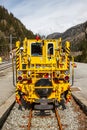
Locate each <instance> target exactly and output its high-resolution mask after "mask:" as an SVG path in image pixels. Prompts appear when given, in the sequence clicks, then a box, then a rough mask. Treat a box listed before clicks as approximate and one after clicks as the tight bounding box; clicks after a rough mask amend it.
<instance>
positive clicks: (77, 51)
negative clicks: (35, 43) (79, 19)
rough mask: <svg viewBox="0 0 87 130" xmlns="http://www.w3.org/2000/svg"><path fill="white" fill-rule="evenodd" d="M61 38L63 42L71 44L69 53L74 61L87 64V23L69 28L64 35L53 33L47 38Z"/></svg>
mask: <svg viewBox="0 0 87 130" xmlns="http://www.w3.org/2000/svg"><path fill="white" fill-rule="evenodd" d="M59 37H61V38H62V40H63V43H64V41H66V40H68V41H70V42H71V51H72V53H71V54H73V55H74V56H75V61H78V62H86V63H87V21H86V22H85V23H82V24H79V25H77V26H74V27H71V28H69V29H68V30H66V31H65V32H64V33H59V32H58V33H53V34H50V35H48V36H47V38H48V39H50V38H52V39H56V38H59Z"/></svg>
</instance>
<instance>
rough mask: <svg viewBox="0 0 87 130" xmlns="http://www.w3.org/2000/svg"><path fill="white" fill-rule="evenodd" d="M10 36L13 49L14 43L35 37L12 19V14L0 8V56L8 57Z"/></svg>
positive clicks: (17, 21) (16, 20)
mask: <svg viewBox="0 0 87 130" xmlns="http://www.w3.org/2000/svg"><path fill="white" fill-rule="evenodd" d="M10 34H12V36H13V37H16V38H14V39H12V43H13V47H14V44H15V41H17V40H21V41H22V40H23V39H24V38H25V37H27V38H30V39H31V38H34V37H35V35H34V34H33V32H32V31H30V30H28V29H26V27H25V26H24V25H23V24H22V23H21V21H20V20H18V19H17V18H15V17H14V15H13V14H12V13H8V11H7V10H6V9H5V8H4V7H2V6H0V56H3V55H4V56H7V55H9V54H8V52H9V49H10V48H9V36H10Z"/></svg>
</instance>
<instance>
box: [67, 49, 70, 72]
mask: <svg viewBox="0 0 87 130" xmlns="http://www.w3.org/2000/svg"><path fill="white" fill-rule="evenodd" d="M69 55H70V47H68V48H67V47H66V56H67V68H68V69H69V66H70V58H69Z"/></svg>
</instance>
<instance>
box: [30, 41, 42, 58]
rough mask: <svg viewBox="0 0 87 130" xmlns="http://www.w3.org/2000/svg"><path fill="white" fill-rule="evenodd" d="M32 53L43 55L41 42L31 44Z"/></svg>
mask: <svg viewBox="0 0 87 130" xmlns="http://www.w3.org/2000/svg"><path fill="white" fill-rule="evenodd" d="M31 55H32V56H41V55H42V47H41V44H40V43H32V44H31Z"/></svg>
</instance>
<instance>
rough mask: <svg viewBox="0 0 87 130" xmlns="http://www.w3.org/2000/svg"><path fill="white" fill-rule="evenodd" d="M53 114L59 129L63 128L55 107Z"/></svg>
mask: <svg viewBox="0 0 87 130" xmlns="http://www.w3.org/2000/svg"><path fill="white" fill-rule="evenodd" d="M55 116H56V118H57V121H58V126H59V130H63V129H62V124H61V121H60V116H59V113H58V110H57V109H56V108H55Z"/></svg>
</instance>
